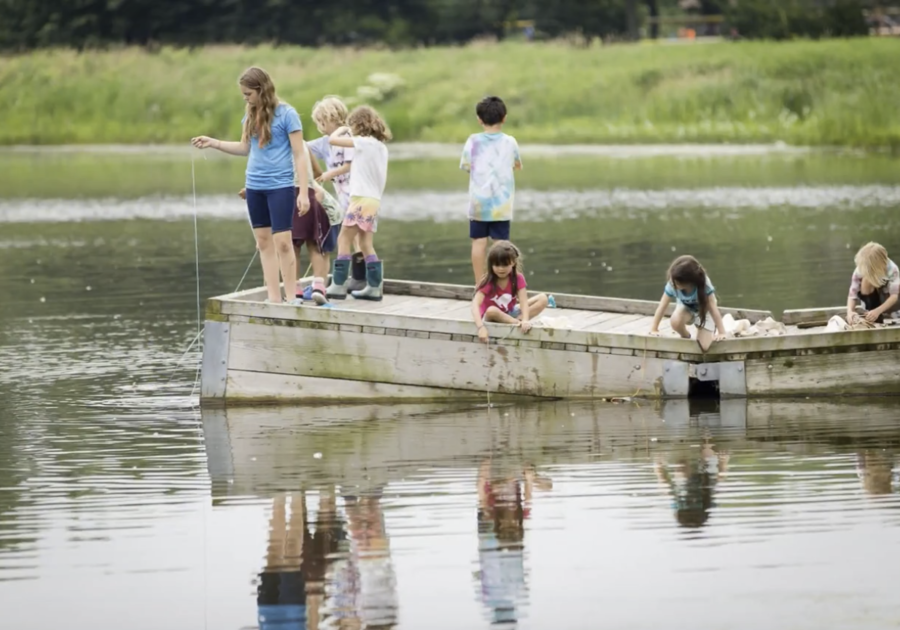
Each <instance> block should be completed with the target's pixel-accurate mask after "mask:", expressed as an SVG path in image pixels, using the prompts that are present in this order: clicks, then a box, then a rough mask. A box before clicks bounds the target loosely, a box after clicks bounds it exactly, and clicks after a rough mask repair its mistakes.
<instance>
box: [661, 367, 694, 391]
mask: <svg viewBox="0 0 900 630" xmlns="http://www.w3.org/2000/svg"><path fill="white" fill-rule="evenodd" d="M689 365H690V364H689V363H685V362H684V361H666V362H665V364H664V365H663V377H662V393H663V396H664V397H666V398H687V396H688V393H689V392H690V383H691V382H690V376H689V373H688V368H689Z"/></svg>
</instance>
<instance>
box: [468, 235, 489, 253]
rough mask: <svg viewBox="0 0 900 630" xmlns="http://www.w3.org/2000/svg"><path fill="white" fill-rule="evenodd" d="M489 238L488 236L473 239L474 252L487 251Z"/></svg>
mask: <svg viewBox="0 0 900 630" xmlns="http://www.w3.org/2000/svg"><path fill="white" fill-rule="evenodd" d="M487 246H488V240H487V239H486V238H473V239H472V253H478V254H480V253H487Z"/></svg>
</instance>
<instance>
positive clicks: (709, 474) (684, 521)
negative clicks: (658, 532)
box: [656, 440, 728, 527]
mask: <svg viewBox="0 0 900 630" xmlns="http://www.w3.org/2000/svg"><path fill="white" fill-rule="evenodd" d="M727 468H728V454H727V453H726V452H724V451H720V452H718V453H717V452H716V451H715V450H714V449H713V445H712V444H710V443H709V441H708V440H704V442H703V444H702V445H701V447H700V453H698V454H696V455H694V454H692V455H691V456H688V455H684V456H683V457H681V458H680V459H679V461H678V463H677V464H676V465H674V466H671V469H672V470H671V471H670V466H669V465H668V464H667V462H666V461H665V460H664V459H662V460H659V461H657V463H656V475H657V477H658V478H659V480H660V482H661V483H664V484H666V485H667V486H668V488H669V491H670V492H671V493H672V497H673V501H672V507H673V508H674V509H675V518H676V520H677V521H678V524H679V525H681V526H683V527H703V525H705V524H706V521H707V520H709V511H710V509H712V507H713V506H714V505H715V503H714V502H713V494H714V490H715V487H716V484H717V483H718V482H719V481H720V480H721V479H722V477H723V476H724V475H725V473H726V471H727ZM673 472H674V474H673Z"/></svg>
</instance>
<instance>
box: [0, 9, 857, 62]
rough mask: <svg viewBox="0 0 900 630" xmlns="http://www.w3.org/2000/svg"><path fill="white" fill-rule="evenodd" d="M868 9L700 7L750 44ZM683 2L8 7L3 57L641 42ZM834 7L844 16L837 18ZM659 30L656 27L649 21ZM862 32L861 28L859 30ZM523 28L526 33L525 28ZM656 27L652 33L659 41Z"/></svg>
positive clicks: (852, 17) (843, 25)
mask: <svg viewBox="0 0 900 630" xmlns="http://www.w3.org/2000/svg"><path fill="white" fill-rule="evenodd" d="M861 2H862V0H736V2H732V1H731V0H699V1H697V2H694V3H691V4H692V5H693V7H692V8H691V9H689V10H690V11H692V12H694V13H696V14H700V15H705V16H709V15H721V14H724V15H725V17H726V18H727V20H729V21H730V22H733V23H734V25H735V26H737V27H738V28H739V30H740V31H741V35H742V36H745V37H770V38H772V37H774V38H779V37H789V36H792V35H803V36H822V35H828V34H837V35H848V34H862V32H864V30H865V29H864V27H865V24H864V22H863V20H862V9H861ZM678 5H679V0H341V1H340V2H328V1H323V0H0V49H4V50H28V49H33V48H40V47H45V46H73V47H77V48H85V47H102V46H106V45H110V44H127V45H140V46H152V45H158V44H174V45H186V46H193V45H203V44H210V43H241V44H255V43H262V42H269V43H275V44H300V45H307V46H315V45H321V44H336V45H346V44H370V43H376V42H378V43H387V44H388V45H391V46H410V45H435V44H448V43H462V42H466V41H469V40H472V39H474V38H478V37H483V36H494V37H497V38H501V39H502V38H503V37H505V36H507V35H508V34H509V33H510V32H514V31H516V30H519V31H521V24H522V21H528V23H529V24H532V25H533V29H534V34H535V36H537V37H557V36H560V35H565V34H569V33H578V34H580V35H582V36H585V37H588V38H592V37H622V38H628V37H634V36H636V34H637V31H638V29H639V28H640V27H641V26H643V25H644V20H645V19H646V18H647V17H648V16H649V17H658V16H660V15H661V14H662V12H664V11H666V10H669V11H671V10H676V7H677V6H678ZM835 7H838V8H837V9H836V8H835ZM651 22H653V21H652V20H651ZM861 24H862V26H860V25H861ZM517 25H518V26H517ZM658 32H659V30H658V25H656V24H655V22H654V23H652V24H651V25H650V28H649V29H648V34H649V35H651V36H656V35H657V34H658Z"/></svg>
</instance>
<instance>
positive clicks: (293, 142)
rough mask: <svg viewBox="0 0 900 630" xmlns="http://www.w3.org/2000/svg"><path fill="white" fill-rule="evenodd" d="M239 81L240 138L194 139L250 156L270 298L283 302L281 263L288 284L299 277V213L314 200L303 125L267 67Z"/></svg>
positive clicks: (252, 198) (254, 216)
mask: <svg viewBox="0 0 900 630" xmlns="http://www.w3.org/2000/svg"><path fill="white" fill-rule="evenodd" d="M238 84H239V86H240V88H241V93H242V94H243V96H244V103H245V113H244V119H243V121H242V124H243V131H242V133H241V140H240V142H223V141H222V140H217V139H215V138H210V137H208V136H197V137H195V138H192V139H191V143H192V144H193V145H194V146H195V147H197V148H198V149H206V148H214V149H217V150H219V151H221V152H223V153H227V154H229V155H238V156H249V157H248V160H247V180H246V184H245V187H246V198H247V210H248V213H249V215H250V224H251V226H252V227H253V235H254V236H255V238H256V247H257V249H258V250H259V258H260V262H261V263H262V268H263V277H264V278H265V282H266V289H267V292H268V301H269V302H276V303H280V302H282V296H281V286H280V283H279V281H278V272H279V267H280V271H281V278H282V279H283V280H284V286H285V287H293V286H295V285H296V283H297V260H296V257H295V256H294V252H293V243H292V239H291V224H292V222H293V216H294V214H299V215H300V216H302V215H304V214H306V213H307V212H309V205H310V201H309V196H310V191H309V188H308V186H309V177H308V174H307V164H306V162H307V159H308V156H307V153H306V150H305V149H304V146H303V127H302V125H301V124H300V117H299V116H298V115H297V110H295V109H294V108H293V107H291V106H290V105H288V104H287V103H281V102H279V100H278V96H277V95H276V94H275V84H274V83H273V82H272V79H271V77H270V76H269V75H268V74H267V73H266V71H265V70H263V69H261V68H255V67H253V68H248V69H247V70H246V71H245V72H244V73H243V74H242V75H241V77H240V79H239V80H238ZM295 179H296V181H297V183H298V186H297V187H296V188H295V186H294V182H295ZM295 208H296V209H295ZM289 290H290V289H289Z"/></svg>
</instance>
